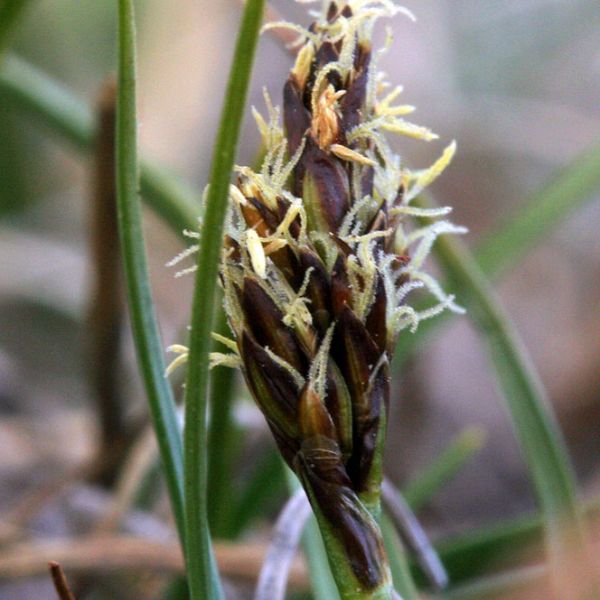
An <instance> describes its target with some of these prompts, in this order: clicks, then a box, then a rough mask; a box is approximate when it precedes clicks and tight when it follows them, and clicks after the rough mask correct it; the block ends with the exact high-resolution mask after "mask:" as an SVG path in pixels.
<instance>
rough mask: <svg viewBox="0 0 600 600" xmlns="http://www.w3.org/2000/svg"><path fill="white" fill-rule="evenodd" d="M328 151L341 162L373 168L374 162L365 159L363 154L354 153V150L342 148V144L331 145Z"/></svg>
mask: <svg viewBox="0 0 600 600" xmlns="http://www.w3.org/2000/svg"><path fill="white" fill-rule="evenodd" d="M329 149H330V150H331V152H333V154H335V155H336V156H337V157H338V158H341V159H342V160H347V161H349V162H355V163H359V164H361V165H367V166H369V167H374V166H375V161H374V160H372V159H370V158H367V157H366V156H364V155H363V154H360V153H359V152H356V150H352V149H351V148H348V147H347V146H342V144H331V146H330V147H329Z"/></svg>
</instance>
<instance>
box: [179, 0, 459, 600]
mask: <svg viewBox="0 0 600 600" xmlns="http://www.w3.org/2000/svg"><path fill="white" fill-rule="evenodd" d="M324 4H325V6H324V9H323V10H322V11H321V12H319V13H317V14H316V21H315V22H314V23H313V24H312V25H311V26H310V28H309V29H306V30H305V29H303V28H301V27H299V26H297V25H293V24H289V23H272V24H269V25H267V27H266V28H273V27H287V28H291V29H293V30H295V31H297V32H298V33H299V35H300V39H299V43H301V44H302V46H301V48H300V50H299V52H298V54H297V59H296V63H295V65H294V67H293V69H292V71H291V73H290V76H289V78H288V80H287V82H286V83H285V85H284V88H283V119H281V114H280V110H279V109H278V108H275V107H274V106H273V105H272V103H271V100H270V98H269V96H268V94H266V93H265V97H266V102H267V106H268V118H267V119H265V118H263V117H262V116H261V115H260V114H259V113H258V112H257V111H254V114H255V118H256V121H257V123H258V126H259V128H260V132H261V134H262V139H263V144H264V148H265V152H266V154H265V157H264V161H263V163H262V168H261V170H260V171H259V172H255V171H254V170H252V169H251V168H249V167H238V168H236V173H237V183H236V185H234V186H232V187H231V194H230V195H231V204H232V206H231V213H230V219H229V225H228V230H227V233H226V235H225V238H224V245H223V256H222V263H221V284H222V287H223V291H224V298H225V300H224V305H225V310H226V313H227V316H228V318H229V324H230V326H231V331H232V333H233V339H231V340H230V339H224V338H221V337H218V339H219V340H220V341H222V342H223V343H224V344H225V345H226V346H228V347H229V348H230V349H231V350H232V353H229V354H220V353H216V354H213V355H212V359H213V362H214V364H224V365H227V366H235V367H237V366H239V367H240V368H241V370H242V373H243V375H244V378H245V380H246V383H247V385H248V387H249V389H250V391H251V392H252V395H253V397H254V399H255V400H256V403H257V404H258V406H259V408H260V409H261V411H262V412H263V414H264V416H265V418H266V420H267V423H268V425H269V428H270V429H271V432H272V434H273V436H274V438H275V440H276V442H277V445H278V447H279V450H280V452H281V455H282V456H283V458H284V459H285V461H286V463H287V464H288V465H289V467H290V468H291V469H292V470H293V471H294V472H295V473H296V475H297V476H298V478H299V479H300V481H301V483H302V485H303V487H304V489H305V491H306V494H307V496H308V498H309V500H310V503H311V505H312V508H313V511H314V513H315V515H316V517H317V520H318V523H319V527H320V529H321V533H322V535H323V540H324V542H325V547H326V549H327V553H328V556H329V561H330V564H331V568H332V571H333V574H334V577H335V580H336V582H337V585H338V588H339V591H340V594H341V596H342V598H344V599H346V598H348V599H366V598H369V599H388V598H390V597H391V595H392V584H391V576H390V570H389V566H388V562H387V558H386V555H385V551H384V548H383V542H382V536H381V531H380V527H379V524H378V519H379V514H380V495H381V483H382V459H383V447H384V441H385V428H386V421H387V415H388V405H389V396H390V361H391V358H392V353H393V349H394V346H395V343H396V340H397V338H398V336H399V335H400V334H401V333H402V332H403V331H405V330H407V329H408V330H410V331H414V330H415V329H416V327H417V325H418V323H419V321H421V320H423V319H426V318H429V317H432V316H434V315H436V314H438V313H439V312H441V311H442V310H444V309H445V308H449V309H450V310H454V311H457V312H458V311H461V310H462V309H460V307H458V306H457V305H456V304H455V303H454V299H453V297H452V296H448V295H446V294H445V293H444V292H443V291H442V289H441V287H440V286H439V284H438V283H437V282H436V280H435V279H434V278H433V277H432V276H431V275H429V274H427V273H426V272H425V271H424V270H423V263H424V261H425V258H426V257H427V255H428V253H429V250H430V248H431V246H432V244H433V243H434V241H435V239H436V237H437V236H438V235H440V234H443V233H462V232H463V231H464V229H463V228H460V227H456V226H454V225H452V224H450V223H449V222H447V221H445V220H438V221H435V222H434V223H433V224H431V225H428V226H426V227H419V226H418V225H416V224H415V222H414V220H415V219H414V218H415V217H441V216H444V215H446V214H448V213H449V212H450V208H448V207H446V208H441V209H433V210H432V209H422V208H416V207H412V206H411V205H410V203H411V200H413V199H414V198H415V197H416V196H417V195H418V194H419V193H420V192H421V191H422V190H423V189H424V188H425V187H426V186H428V185H429V184H430V183H431V182H432V181H433V180H434V179H435V178H436V177H437V176H438V175H439V174H440V173H441V172H442V171H443V169H444V168H445V167H446V166H447V165H448V163H449V162H450V160H451V158H452V156H453V154H454V149H455V145H454V144H451V145H450V146H449V147H448V148H447V149H446V150H445V151H444V153H443V154H442V156H441V158H440V159H439V160H438V161H437V162H436V163H435V164H434V165H433V166H432V167H430V168H428V169H426V170H422V171H411V170H409V169H408V168H407V167H406V166H405V165H403V164H402V163H401V161H400V158H399V157H398V156H397V155H396V154H395V153H394V152H393V151H392V149H391V147H390V145H389V143H388V141H387V139H386V137H385V133H386V132H391V133H395V134H400V135H405V136H409V137H412V138H418V139H422V140H427V141H428V140H432V139H435V138H436V137H437V136H435V134H433V133H432V132H431V131H430V130H429V129H427V128H425V127H421V126H418V125H415V124H413V123H410V122H408V121H406V120H405V119H404V117H405V116H406V115H407V114H409V113H410V112H412V111H413V110H414V108H413V107H411V106H407V105H396V104H393V102H394V101H395V99H396V98H397V96H398V95H399V94H400V92H401V91H402V89H401V88H400V87H397V88H394V89H392V90H391V91H388V92H386V91H385V90H386V88H387V87H388V84H387V82H386V80H385V77H384V74H383V73H381V72H379V71H378V70H377V59H378V58H379V56H380V55H381V53H382V50H380V51H378V52H376V53H373V52H372V49H371V38H372V31H373V27H374V24H375V22H376V21H377V20H378V19H379V18H381V17H391V16H394V15H396V14H398V13H404V14H406V15H408V16H411V15H410V13H408V12H407V11H406V10H405V9H403V8H400V7H398V6H396V5H395V4H393V3H392V2H391V1H390V0H348V1H345V2H344V1H333V2H325V3H324ZM384 50H385V49H384ZM281 121H283V123H282V122H281ZM195 250H197V248H196V247H192V248H191V249H190V250H189V251H186V252H185V253H184V254H183V255H181V256H180V257H178V259H176V261H175V262H177V261H178V260H179V259H180V258H183V256H185V255H188V254H189V253H190V252H193V251H195ZM418 288H425V289H426V290H428V291H429V292H431V294H433V296H434V297H435V299H436V303H435V305H433V306H432V307H431V308H430V309H428V310H426V311H423V312H417V311H416V310H415V309H413V308H412V307H411V306H410V305H409V304H408V303H407V297H408V296H409V294H410V293H411V292H413V291H414V290H416V289H418ZM173 349H174V350H175V351H177V352H179V353H180V356H179V357H178V358H177V359H176V360H175V361H174V363H173V366H175V365H177V364H180V363H181V362H184V361H185V360H186V355H187V353H186V349H185V347H183V346H176V347H173Z"/></svg>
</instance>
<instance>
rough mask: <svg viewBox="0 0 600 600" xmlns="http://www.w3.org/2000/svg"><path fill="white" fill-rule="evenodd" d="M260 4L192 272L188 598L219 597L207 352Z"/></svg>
mask: <svg viewBox="0 0 600 600" xmlns="http://www.w3.org/2000/svg"><path fill="white" fill-rule="evenodd" d="M263 9H264V0H248V2H247V3H246V7H245V9H244V15H243V18H242V25H241V28H240V31H239V34H238V39H237V43H236V49H235V52H234V57H233V65H232V68H231V72H230V75H229V83H228V86H227V93H226V96H225V103H224V105H223V110H222V115H221V122H220V126H219V131H218V133H217V140H216V144H215V151H214V155H213V160H212V166H211V177H210V189H209V192H208V197H207V203H206V212H205V215H204V226H203V228H202V232H201V238H200V251H199V252H198V263H197V267H198V269H197V272H196V283H195V289H194V300H193V307H192V327H191V333H190V348H189V360H188V372H187V380H186V394H185V430H184V463H185V527H186V547H187V552H186V558H187V568H188V581H189V584H190V593H191V597H192V600H210V599H212V598H221V597H222V592H221V589H220V586H219V582H218V577H217V575H216V568H215V564H214V557H213V555H212V551H211V546H210V534H209V530H208V515H207V498H206V485H207V470H208V469H207V466H208V465H207V452H206V437H207V436H206V430H207V426H206V406H207V390H208V380H209V373H208V353H209V350H210V344H211V340H210V333H211V330H212V327H213V320H214V308H215V307H214V304H215V301H216V298H217V274H218V263H219V257H220V252H221V244H222V236H223V225H224V221H225V214H226V210H227V203H228V196H229V181H230V177H231V171H232V168H233V161H234V158H235V150H236V147H237V141H238V137H239V131H240V126H241V121H242V117H243V114H244V106H245V102H246V95H247V91H248V84H249V81H250V73H251V70H252V64H253V61H254V53H255V49H256V43H257V39H258V33H259V28H260V24H261V20H262V14H263Z"/></svg>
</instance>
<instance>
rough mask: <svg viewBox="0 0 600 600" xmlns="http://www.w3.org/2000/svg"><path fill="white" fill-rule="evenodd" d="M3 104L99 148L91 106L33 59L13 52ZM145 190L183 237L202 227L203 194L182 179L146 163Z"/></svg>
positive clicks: (2, 82)
mask: <svg viewBox="0 0 600 600" xmlns="http://www.w3.org/2000/svg"><path fill="white" fill-rule="evenodd" d="M0 94H2V104H3V105H6V103H7V102H10V103H11V104H12V105H13V106H15V107H17V108H18V109H20V110H22V111H24V112H25V113H27V114H28V115H29V116H30V117H33V118H35V119H37V120H39V121H40V122H41V123H42V124H43V125H45V126H46V127H48V128H50V129H51V130H52V131H54V132H55V133H57V134H58V135H59V136H61V137H62V138H63V139H64V140H66V141H67V142H69V143H70V144H72V145H73V146H75V149H76V150H78V151H80V152H90V151H91V150H92V149H93V147H94V140H95V136H96V124H95V120H94V116H93V113H92V111H91V110H90V109H89V107H88V106H87V105H86V104H84V103H83V102H81V101H80V100H78V99H77V98H75V97H74V96H73V95H72V94H71V93H69V92H68V91H67V90H66V89H64V88H63V87H62V86H61V85H60V84H59V83H58V82H56V81H54V80H53V79H52V78H50V77H49V76H48V75H46V74H44V73H43V72H42V71H40V70H39V69H36V68H35V67H33V66H31V65H30V64H29V63H28V62H26V61H24V60H21V59H19V58H17V57H15V56H8V57H7V58H6V60H5V61H3V64H2V68H0ZM140 191H141V193H142V196H143V198H144V199H145V200H146V202H147V203H148V205H149V206H150V207H151V208H152V209H153V210H154V211H156V212H157V214H158V215H159V216H160V217H161V218H162V219H163V220H164V221H165V222H166V223H168V224H169V225H170V226H171V227H172V229H173V230H174V231H175V232H176V233H178V234H180V235H181V232H182V231H183V230H184V229H194V228H196V227H197V217H198V214H199V212H200V210H199V203H198V196H199V194H197V193H196V192H195V191H193V190H192V189H191V188H190V187H188V186H186V185H185V184H184V183H183V182H181V180H179V179H178V178H176V177H174V176H173V175H170V174H168V173H167V172H166V171H165V170H164V169H163V168H161V167H159V166H157V165H155V164H153V163H149V162H147V161H146V162H144V161H142V162H141V165H140Z"/></svg>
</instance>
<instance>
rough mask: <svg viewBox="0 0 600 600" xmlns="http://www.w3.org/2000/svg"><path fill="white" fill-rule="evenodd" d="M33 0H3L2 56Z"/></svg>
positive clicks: (0, 7) (0, 11)
mask: <svg viewBox="0 0 600 600" xmlns="http://www.w3.org/2000/svg"><path fill="white" fill-rule="evenodd" d="M30 3H31V0H3V1H2V3H1V4H0V58H1V57H2V54H4V52H5V51H6V48H7V47H8V45H9V44H10V42H11V39H12V37H13V35H14V32H15V28H16V25H17V23H18V22H19V19H21V17H22V16H23V15H24V13H25V10H26V9H27V7H28V5H29V4H30Z"/></svg>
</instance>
